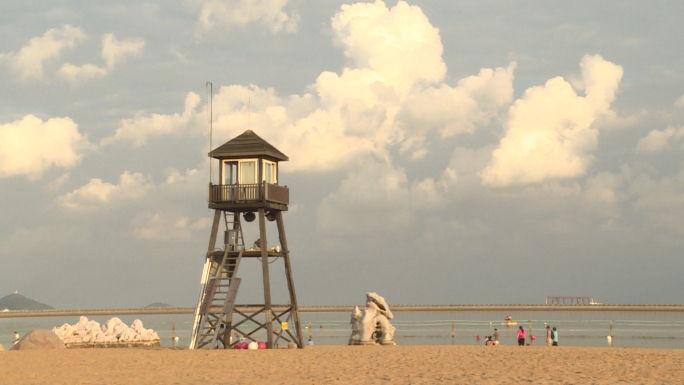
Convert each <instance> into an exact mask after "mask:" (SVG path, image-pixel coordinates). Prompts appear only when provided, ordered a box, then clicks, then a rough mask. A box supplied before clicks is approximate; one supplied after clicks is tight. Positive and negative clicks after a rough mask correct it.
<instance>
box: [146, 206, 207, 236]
mask: <svg viewBox="0 0 684 385" xmlns="http://www.w3.org/2000/svg"><path fill="white" fill-rule="evenodd" d="M211 222H212V220H211V219H210V218H200V219H198V220H196V221H192V220H190V218H188V217H186V216H180V217H175V216H173V215H170V214H167V213H155V214H151V213H143V214H140V215H138V216H137V217H136V218H135V219H133V221H132V226H133V235H134V236H135V237H136V238H138V239H144V240H148V241H186V240H190V239H192V238H193V237H194V236H196V235H197V233H198V232H199V231H202V230H205V229H207V228H209V226H210V225H211Z"/></svg>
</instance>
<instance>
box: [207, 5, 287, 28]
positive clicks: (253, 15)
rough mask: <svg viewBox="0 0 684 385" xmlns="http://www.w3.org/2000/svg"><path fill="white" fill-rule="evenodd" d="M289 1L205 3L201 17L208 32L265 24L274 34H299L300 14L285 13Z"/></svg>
mask: <svg viewBox="0 0 684 385" xmlns="http://www.w3.org/2000/svg"><path fill="white" fill-rule="evenodd" d="M286 5H287V0H205V1H204V2H203V3H202V8H201V10H200V14H199V23H200V25H201V27H202V28H203V29H204V30H211V29H213V28H215V27H217V25H222V26H223V25H225V26H228V27H229V28H230V27H231V26H237V27H240V28H242V27H244V26H246V25H247V24H250V23H255V22H258V23H261V24H263V25H264V26H266V27H267V28H268V29H270V30H271V32H272V33H278V32H280V31H285V32H288V33H293V32H296V31H297V28H298V24H299V14H298V13H297V12H294V11H292V12H289V13H288V12H286V11H285V10H284V8H285V6H286Z"/></svg>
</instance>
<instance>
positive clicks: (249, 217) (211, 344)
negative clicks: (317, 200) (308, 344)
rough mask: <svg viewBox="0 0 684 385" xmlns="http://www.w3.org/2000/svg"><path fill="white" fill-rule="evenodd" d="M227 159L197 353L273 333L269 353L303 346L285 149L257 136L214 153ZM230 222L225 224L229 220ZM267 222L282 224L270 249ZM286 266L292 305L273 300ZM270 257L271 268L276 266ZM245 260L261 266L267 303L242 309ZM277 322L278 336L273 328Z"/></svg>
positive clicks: (193, 345)
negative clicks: (278, 273)
mask: <svg viewBox="0 0 684 385" xmlns="http://www.w3.org/2000/svg"><path fill="white" fill-rule="evenodd" d="M209 156H210V157H211V158H214V159H217V160H218V161H219V175H220V182H219V184H212V183H211V182H210V183H209V197H208V201H209V208H210V209H213V210H214V221H213V224H212V227H211V235H210V237H209V247H208V249H207V254H206V259H205V263H204V270H203V272H202V279H201V281H200V283H201V289H200V296H199V300H198V302H197V310H196V311H195V322H194V325H193V332H192V340H191V342H190V349H200V348H215V347H216V346H218V345H219V344H218V343H217V341H218V342H220V345H222V347H223V348H228V347H230V346H232V345H234V344H235V343H237V342H238V340H237V338H236V339H235V340H233V341H232V342H231V336H233V335H235V334H237V336H238V337H239V338H242V339H245V340H250V341H256V338H257V337H258V335H259V334H258V333H259V332H260V333H263V331H265V332H266V341H265V342H266V344H267V347H268V348H269V349H270V348H273V347H274V346H276V344H278V343H279V342H280V341H281V340H282V341H283V342H286V343H290V342H294V343H296V344H297V346H298V347H300V348H301V347H303V345H302V331H301V325H300V320H299V308H298V307H297V297H296V295H295V288H294V282H293V279H292V268H291V266H290V252H289V249H288V247H287V239H286V238H285V226H284V225H283V211H287V205H288V203H289V189H288V188H287V186H280V185H278V162H279V161H287V160H288V157H287V156H285V154H283V153H282V152H280V151H279V150H278V149H276V148H275V147H273V146H272V145H270V144H269V143H267V142H266V141H265V140H263V139H261V138H260V137H259V136H257V135H256V134H255V133H254V132H252V131H251V130H247V131H245V132H244V133H242V134H241V135H239V136H237V137H236V138H234V139H232V140H230V141H228V142H226V143H224V144H223V145H221V146H219V147H217V148H216V149H214V150H213V151H211V152H210V153H209ZM222 218H223V220H221V219H222ZM257 218H258V222H257V223H258V225H259V239H258V240H257V241H256V242H255V243H254V246H253V247H251V248H249V249H245V244H244V236H243V231H242V230H243V220H244V221H245V222H247V223H250V222H253V221H254V220H255V219H257ZM266 220H269V221H275V222H276V224H277V229H278V241H279V242H278V243H276V244H275V246H273V247H270V246H269V243H268V241H267V236H266ZM220 227H223V244H222V246H221V247H220V248H219V247H217V239H218V235H219V228H220ZM279 258H280V259H282V261H283V262H284V264H285V275H286V280H287V290H288V291H289V303H287V304H273V303H272V302H271V283H270V282H271V281H270V277H269V264H270V263H273V262H275V260H276V259H279ZM269 259H270V260H271V262H270V263H269ZM243 260H245V261H246V260H252V261H259V262H261V271H262V273H263V277H262V280H263V288H264V303H263V304H249V305H244V306H239V307H236V306H235V300H236V298H237V294H238V289H239V288H240V283H241V280H242V277H238V273H239V267H240V264H241V263H242V261H243ZM274 323H276V327H275V330H274V327H273V324H274Z"/></svg>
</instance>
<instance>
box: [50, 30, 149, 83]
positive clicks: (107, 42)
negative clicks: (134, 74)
mask: <svg viewBox="0 0 684 385" xmlns="http://www.w3.org/2000/svg"><path fill="white" fill-rule="evenodd" d="M144 47H145V41H144V40H143V39H141V38H132V39H126V40H122V41H119V40H118V39H117V38H116V37H115V36H114V34H111V33H108V34H105V35H104V36H103V37H102V58H103V59H104V60H105V62H106V66H105V67H99V66H97V65H95V64H90V63H88V64H83V65H80V66H77V65H74V64H71V63H65V64H63V65H62V68H60V69H59V71H58V74H59V75H60V76H61V77H62V78H64V79H65V80H67V81H68V82H69V83H71V84H74V85H76V84H80V83H84V82H86V81H88V80H92V79H97V78H101V77H104V76H106V75H107V74H109V73H110V72H111V71H113V70H114V68H115V65H116V63H118V62H122V61H123V60H125V59H126V57H128V56H139V55H141V54H142V52H143V49H144Z"/></svg>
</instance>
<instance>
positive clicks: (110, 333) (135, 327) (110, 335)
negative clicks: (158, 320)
mask: <svg viewBox="0 0 684 385" xmlns="http://www.w3.org/2000/svg"><path fill="white" fill-rule="evenodd" d="M52 331H53V332H55V334H57V335H58V336H59V338H61V339H62V342H64V343H65V344H82V343H117V342H118V343H129V342H153V341H159V336H158V335H157V333H156V332H155V331H154V330H152V329H145V328H144V327H143V323H142V321H140V320H139V319H136V320H135V321H133V323H132V324H131V326H130V327H129V326H128V325H126V324H125V323H123V321H121V320H120V319H119V318H117V317H114V318H111V319H110V320H108V321H107V322H105V324H104V325H102V326H100V324H99V323H98V322H96V321H88V318H86V317H81V319H80V320H79V321H78V323H77V324H75V325H69V324H64V325H62V326H61V327H59V328H54V329H52Z"/></svg>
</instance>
